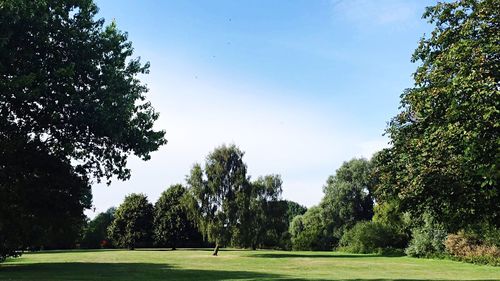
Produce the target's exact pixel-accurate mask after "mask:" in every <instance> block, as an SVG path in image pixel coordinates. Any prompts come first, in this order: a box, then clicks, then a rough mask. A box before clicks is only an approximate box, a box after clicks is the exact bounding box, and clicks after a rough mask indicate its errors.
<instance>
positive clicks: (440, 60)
mask: <svg viewBox="0 0 500 281" xmlns="http://www.w3.org/2000/svg"><path fill="white" fill-rule="evenodd" d="M498 7H500V1H498V0H460V1H453V2H449V3H447V2H440V3H438V4H437V5H435V6H433V7H429V8H427V9H426V12H425V14H424V17H425V18H427V19H428V20H429V22H430V23H432V24H434V25H435V26H436V27H435V29H434V31H433V32H432V33H431V34H430V36H427V37H424V38H422V39H421V41H420V44H419V45H418V48H417V49H416V50H415V53H414V54H413V58H412V60H413V61H414V62H420V65H419V66H418V68H417V71H416V72H415V74H414V79H415V86H414V87H413V88H410V89H407V90H406V91H405V92H404V93H403V95H402V96H401V97H402V99H401V108H402V111H401V112H400V113H399V114H398V115H397V116H396V117H395V118H393V119H392V121H391V123H390V126H389V128H388V130H387V132H388V135H389V137H390V138H391V142H392V147H391V148H390V149H388V150H387V151H385V152H384V154H385V161H383V163H384V164H383V166H385V167H381V170H382V171H384V173H385V176H383V179H384V181H383V182H382V183H381V184H380V187H379V188H378V189H377V193H378V194H379V195H380V198H381V200H387V199H390V198H397V199H398V200H400V207H401V209H402V211H408V212H410V213H411V214H412V217H413V218H414V219H418V218H422V217H424V214H427V215H429V216H432V217H433V220H434V221H435V222H436V223H439V224H443V225H444V226H445V227H446V229H447V230H448V231H450V232H455V231H458V230H460V229H467V228H473V227H475V226H478V225H481V224H487V225H494V226H496V227H499V226H500V204H498V202H500V192H499V190H498V177H499V176H500V173H499V172H498V171H499V170H500V166H499V164H500V162H499V159H500V150H499V147H500V138H499V136H500V133H499V132H500V121H499V120H500V9H499V8H498ZM421 222H422V223H423V221H422V220H421Z"/></svg>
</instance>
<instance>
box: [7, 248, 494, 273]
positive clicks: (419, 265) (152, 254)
mask: <svg viewBox="0 0 500 281" xmlns="http://www.w3.org/2000/svg"><path fill="white" fill-rule="evenodd" d="M0 280H51V281H52V280H500V267H491V266H479V265H472V264H465V263H459V262H453V261H447V260H429V259H415V258H409V257H382V256H376V255H351V254H343V253H335V252H282V251H237V250H234V251H233V250H223V251H221V252H220V253H219V256H218V257H212V256H211V252H210V251H209V250H177V251H162V250H140V249H139V250H135V251H126V250H95V251H91V250H89V251H46V252H40V253H35V254H25V255H23V256H22V257H21V258H16V259H10V260H8V261H7V262H5V263H3V264H1V265H0Z"/></svg>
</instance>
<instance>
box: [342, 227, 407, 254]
mask: <svg viewBox="0 0 500 281" xmlns="http://www.w3.org/2000/svg"><path fill="white" fill-rule="evenodd" d="M404 246H405V239H404V236H403V235H402V234H399V233H398V232H397V231H396V230H395V229H394V228H392V227H390V226H386V225H384V224H381V223H377V222H372V221H363V222H359V223H357V224H356V225H355V226H354V227H353V228H351V229H350V230H348V231H346V232H345V233H344V235H342V238H341V239H340V248H339V250H341V251H346V252H350V253H363V254H367V253H385V252H388V251H389V252H391V251H390V249H394V248H404Z"/></svg>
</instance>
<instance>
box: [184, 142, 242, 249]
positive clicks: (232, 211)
mask: <svg viewBox="0 0 500 281" xmlns="http://www.w3.org/2000/svg"><path fill="white" fill-rule="evenodd" d="M243 154H244V153H243V152H242V151H241V150H240V149H239V148H237V147H236V146H235V145H230V146H226V145H222V146H220V147H217V148H216V149H214V151H212V152H211V153H210V154H209V155H208V156H207V158H206V160H205V166H204V168H202V167H201V166H200V165H199V164H195V165H194V166H193V168H192V169H191V173H190V175H189V176H188V178H187V183H188V190H189V193H190V197H189V198H190V199H191V200H190V201H191V202H190V204H189V205H190V209H191V212H192V214H194V215H195V217H196V218H197V223H198V227H199V229H200V231H201V232H202V233H203V235H204V236H205V237H206V238H207V239H208V240H209V241H210V242H213V243H215V244H216V248H215V251H214V255H217V252H218V248H219V246H221V245H227V244H228V243H229V242H230V241H231V236H232V233H233V230H234V229H235V228H236V227H237V225H238V221H237V218H238V208H239V206H238V204H246V202H248V198H249V196H248V194H249V193H250V192H251V187H250V185H249V182H248V179H247V166H246V164H245V163H244V162H243Z"/></svg>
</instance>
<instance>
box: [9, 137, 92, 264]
mask: <svg viewBox="0 0 500 281" xmlns="http://www.w3.org/2000/svg"><path fill="white" fill-rule="evenodd" d="M0 198H1V199H0V261H2V260H4V259H5V258H6V257H8V256H16V255H19V254H20V251H21V250H23V249H27V248H31V249H34V248H41V247H55V246H59V247H64V248H68V247H74V245H75V243H76V240H77V239H79V234H80V228H79V227H80V226H81V225H82V224H83V222H84V218H85V217H84V215H83V210H84V209H86V208H89V207H90V204H91V198H92V196H91V190H90V185H89V183H88V180H87V178H86V177H84V176H79V175H78V174H76V173H75V172H74V167H73V166H72V165H71V164H70V163H69V161H66V162H63V161H61V160H60V159H58V158H57V157H55V156H53V155H50V154H49V153H48V152H47V151H44V150H43V149H40V148H39V147H37V146H36V145H35V144H33V143H27V142H25V140H24V139H14V138H11V139H8V140H7V139H5V138H3V137H2V136H1V134H0Z"/></svg>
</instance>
